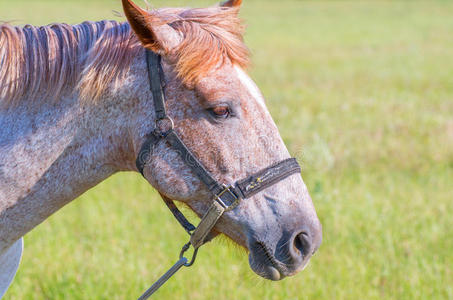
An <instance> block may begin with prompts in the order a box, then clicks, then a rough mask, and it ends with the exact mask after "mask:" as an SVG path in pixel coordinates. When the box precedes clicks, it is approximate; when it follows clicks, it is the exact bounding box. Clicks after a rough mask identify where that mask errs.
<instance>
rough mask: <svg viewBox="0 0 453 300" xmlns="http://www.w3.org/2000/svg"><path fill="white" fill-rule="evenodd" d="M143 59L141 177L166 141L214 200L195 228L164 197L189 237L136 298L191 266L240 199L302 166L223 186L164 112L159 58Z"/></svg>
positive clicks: (272, 169) (290, 162)
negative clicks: (149, 118) (150, 116)
mask: <svg viewBox="0 0 453 300" xmlns="http://www.w3.org/2000/svg"><path fill="white" fill-rule="evenodd" d="M146 60H147V65H148V74H149V81H150V87H151V92H152V95H153V101H154V109H155V115H156V127H155V129H154V130H153V131H152V132H151V133H150V134H149V135H148V136H147V139H146V141H145V142H144V143H143V145H142V147H141V150H140V152H139V154H138V156H137V160H136V166H137V169H138V170H139V171H140V173H141V174H142V175H143V176H144V174H143V170H144V168H145V166H146V164H147V163H148V162H149V161H150V159H151V155H152V153H153V149H154V148H155V146H156V144H157V143H159V142H161V141H162V142H166V143H167V144H168V145H169V146H170V147H171V148H172V149H173V150H175V151H176V152H177V153H178V154H179V156H180V158H181V159H182V160H183V161H184V162H185V163H186V165H187V166H189V167H190V169H191V170H192V172H193V173H194V174H195V175H197V177H198V178H199V179H200V180H201V181H202V182H203V183H204V184H205V185H206V186H207V188H208V189H209V191H210V192H211V193H212V195H213V200H212V203H211V205H210V206H209V208H208V210H207V211H206V212H205V214H204V215H203V217H202V218H201V221H200V223H199V224H198V226H197V227H195V226H194V225H193V224H192V223H190V222H189V221H188V220H187V218H186V217H185V216H184V214H183V213H182V212H181V211H180V210H179V209H178V208H177V207H176V205H175V203H174V202H173V200H171V199H169V198H167V197H165V196H163V195H162V194H161V196H162V198H163V199H164V202H165V204H166V205H167V206H168V208H169V209H170V211H171V212H172V214H173V216H175V218H176V220H177V221H178V222H179V223H180V224H181V226H182V227H183V228H184V229H185V230H186V232H187V233H188V234H189V235H190V240H189V242H188V243H187V244H185V245H184V246H183V248H182V250H181V253H180V256H179V260H178V261H177V262H176V264H175V265H174V266H173V267H172V268H170V269H169V270H168V272H167V273H165V274H164V275H163V276H162V277H161V278H160V279H159V280H158V281H157V282H156V283H155V284H153V285H152V286H151V288H150V289H148V290H147V291H146V292H145V293H144V294H143V295H142V296H141V297H140V298H139V299H140V300H143V299H147V298H148V297H149V296H151V295H152V294H153V293H154V292H155V291H156V290H157V289H158V288H159V287H160V286H162V285H163V284H164V283H165V282H166V281H167V280H168V279H169V278H170V277H171V276H173V275H174V274H175V273H176V272H177V271H178V270H179V269H180V268H181V267H182V266H185V267H190V266H191V265H192V264H193V263H194V262H195V259H196V256H197V253H198V249H199V248H200V247H201V246H202V245H203V244H205V243H206V242H208V241H209V240H211V239H212V238H213V237H214V235H213V234H211V231H212V229H213V228H214V226H215V224H216V223H217V221H218V220H219V219H220V217H221V216H222V215H223V214H224V213H225V212H228V211H230V210H232V209H234V208H235V207H236V206H237V205H238V204H239V202H240V201H241V199H246V198H249V197H251V196H253V195H255V194H256V193H259V192H261V191H262V190H264V189H266V188H268V187H270V186H272V185H274V184H275V183H277V182H280V181H281V180H283V179H285V178H287V177H288V176H291V175H293V174H297V173H300V171H301V169H300V166H299V164H298V163H297V161H296V159H295V158H288V159H285V160H283V161H280V162H278V163H276V164H274V165H271V166H269V167H267V168H265V169H263V170H261V171H259V172H257V173H254V174H252V175H250V176H248V177H246V178H244V179H242V180H239V181H237V182H236V183H233V184H231V185H225V184H223V183H220V182H218V181H217V180H216V179H215V178H214V177H213V176H212V174H211V173H210V172H209V171H208V170H207V169H206V168H205V167H204V165H203V164H202V163H201V162H200V161H199V160H198V159H197V157H196V156H195V155H194V154H193V153H192V152H191V151H190V149H189V148H188V147H187V146H186V145H185V144H184V142H183V141H182V140H181V138H180V137H179V136H178V134H177V133H176V131H175V130H174V123H173V120H172V119H171V118H170V117H169V116H168V115H167V112H166V109H165V96H164V92H163V86H164V85H165V83H164V81H163V72H162V67H161V58H160V56H159V55H157V54H155V53H153V52H151V51H149V50H146ZM191 246H192V247H193V251H194V252H193V255H192V258H191V260H190V261H189V260H188V259H187V258H185V257H184V253H185V252H186V251H187V250H188V249H189V248H190V247H191Z"/></svg>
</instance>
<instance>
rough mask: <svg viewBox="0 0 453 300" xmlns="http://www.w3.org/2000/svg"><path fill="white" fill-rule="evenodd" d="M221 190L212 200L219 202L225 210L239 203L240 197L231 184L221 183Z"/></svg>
mask: <svg viewBox="0 0 453 300" xmlns="http://www.w3.org/2000/svg"><path fill="white" fill-rule="evenodd" d="M222 187H223V190H222V191H221V192H220V193H218V194H216V195H215V197H214V201H217V202H219V203H220V205H222V206H223V208H225V211H230V210H232V209H233V208H235V207H236V206H237V205H238V204H239V200H240V197H238V195H236V193H235V192H234V188H233V186H232V185H231V184H230V185H225V184H223V185H222Z"/></svg>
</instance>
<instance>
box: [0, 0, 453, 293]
mask: <svg viewBox="0 0 453 300" xmlns="http://www.w3.org/2000/svg"><path fill="white" fill-rule="evenodd" d="M119 2H120V1H119V0H118V1H113V0H109V1H107V0H105V1H99V0H97V1H95V0H92V1H87V0H83V1H53V0H45V1H24V0H16V1H14V2H13V1H6V0H2V2H0V20H19V22H16V23H19V24H20V23H34V24H45V23H49V22H54V21H59V22H68V23H74V22H79V21H83V20H86V19H91V20H97V19H103V18H108V19H111V18H114V16H113V14H112V10H117V11H120V3H119ZM153 3H154V4H155V5H156V6H158V7H160V6H164V5H166V6H169V5H179V6H181V5H183V6H186V5H189V6H204V5H207V4H212V2H210V1H195V0H188V1H182V0H178V1H153ZM452 16H453V3H451V2H449V1H429V2H417V1H402V2H393V1H392V2H391V1H373V2H372V1H366V2H365V1H356V2H343V1H341V2H340V1H338V2H336V1H330V2H322V1H316V2H305V1H295V0H294V1H289V0H284V1H263V0H260V1H258V0H245V5H244V8H243V10H242V17H243V18H244V19H246V22H247V24H248V25H249V27H248V31H247V35H246V40H247V43H248V45H249V46H250V48H251V50H252V52H253V61H254V68H253V69H252V70H251V74H252V76H253V77H254V78H255V79H256V81H257V83H258V85H259V86H260V87H261V89H262V91H263V93H264V94H265V96H266V98H267V101H268V106H269V109H270V111H271V113H272V114H273V116H274V119H275V121H276V122H277V124H278V126H279V128H280V131H281V134H282V136H283V138H284V140H285V141H286V143H287V145H288V147H289V149H290V151H291V152H292V153H293V154H294V155H297V157H298V158H299V160H300V161H301V162H302V163H303V166H304V167H303V169H304V170H303V177H304V179H305V181H306V183H307V185H308V187H309V190H310V191H311V194H312V197H313V201H314V203H315V206H316V208H317V212H318V215H319V217H320V219H321V222H322V223H323V226H324V230H323V233H324V242H323V244H322V246H321V248H320V250H319V251H318V253H317V254H316V255H315V257H313V259H312V261H311V263H310V265H309V267H308V268H307V269H306V270H305V271H304V272H302V273H300V274H299V275H297V276H295V277H292V278H287V279H285V280H283V281H281V282H268V281H265V280H263V279H260V278H258V277H257V276H256V275H254V274H253V272H252V271H251V270H250V269H249V267H248V263H247V258H246V255H245V254H244V253H242V252H241V251H238V250H237V249H236V248H235V247H234V246H231V245H229V243H228V242H224V241H222V240H220V241H214V242H213V243H210V244H209V245H207V246H206V248H204V249H202V250H201V251H200V254H199V257H198V260H197V262H196V264H195V265H194V266H193V267H192V268H190V269H184V270H183V271H181V272H180V273H178V274H177V275H176V277H175V278H173V279H172V280H171V281H170V282H169V283H168V284H167V285H166V286H165V287H164V288H163V289H162V290H161V291H159V293H158V294H157V295H156V297H155V299H453V270H452V266H453V241H452V240H453V229H452V228H453V217H452V216H453V204H452V200H453V191H452V187H453V56H452V55H453V34H452V33H453V18H452ZM115 18H116V19H118V18H117V17H115ZM186 239H187V237H186V235H185V233H184V232H183V230H182V229H181V228H180V227H179V225H178V224H177V223H176V221H174V220H173V219H172V216H171V214H170V213H169V212H168V211H167V209H166V208H165V206H164V204H163V203H162V202H161V200H160V199H159V197H158V196H157V194H156V192H155V191H153V190H152V188H151V187H149V186H148V185H147V184H146V183H145V181H144V180H142V179H141V178H140V176H139V175H136V174H120V175H116V176H114V177H113V178H111V179H109V180H107V181H106V182H104V183H103V184H101V185H99V186H98V187H96V188H95V189H93V190H91V191H89V192H88V193H86V194H85V195H84V196H82V197H81V198H80V199H78V200H77V201H74V202H73V203H71V204H70V205H68V206H67V207H65V208H64V209H62V210H61V211H60V212H58V213H57V214H56V215H54V216H53V217H51V218H50V219H49V220H48V221H46V222H45V223H43V224H42V225H40V226H39V227H37V228H36V229H35V230H33V231H32V232H31V233H29V234H28V235H27V236H26V237H25V253H24V258H23V261H22V264H21V268H20V269H19V273H18V275H17V277H16V280H15V282H14V284H13V286H12V287H11V289H10V291H9V292H8V294H7V295H6V298H5V299H133V298H134V297H137V296H138V295H139V294H140V293H141V292H142V291H143V290H145V289H146V288H147V287H148V285H149V284H151V283H152V282H153V281H154V280H155V279H156V278H157V277H158V276H160V275H161V274H162V273H163V272H164V271H165V270H166V268H168V267H169V266H170V265H171V264H172V263H173V262H174V261H175V259H176V258H177V254H178V251H179V249H180V247H181V245H182V244H183V243H184V242H185V241H186Z"/></svg>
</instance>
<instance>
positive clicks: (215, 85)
mask: <svg viewBox="0 0 453 300" xmlns="http://www.w3.org/2000/svg"><path fill="white" fill-rule="evenodd" d="M241 2H242V1H232V0H230V1H227V2H225V3H223V4H221V5H220V6H216V7H211V8H204V9H160V10H153V11H145V10H143V9H141V8H139V7H138V6H137V5H135V4H134V3H132V2H131V1H129V0H123V6H124V11H125V15H126V17H127V19H128V21H129V24H130V26H131V28H132V30H133V31H134V33H135V35H136V37H137V38H138V40H139V41H140V42H141V43H142V45H143V46H144V47H145V48H146V49H149V50H152V51H153V52H155V53H158V54H160V55H161V57H162V69H163V77H164V81H165V88H164V93H165V96H166V107H167V111H168V115H169V116H170V117H171V118H172V119H173V120H174V127H175V130H176V131H177V133H178V135H179V136H180V137H181V139H182V140H183V141H184V143H185V144H186V145H187V146H188V148H189V149H190V150H191V151H192V152H193V153H194V155H195V156H196V157H197V158H198V160H199V161H201V162H202V164H203V165H204V166H205V168H206V169H207V170H209V172H210V173H211V174H213V176H215V178H216V180H218V181H219V182H224V183H230V182H235V181H237V180H239V179H241V178H244V177H247V176H249V175H250V174H253V173H254V172H256V171H258V170H260V169H263V168H264V167H267V166H269V165H272V164H274V163H276V162H278V161H281V160H284V159H287V158H289V157H290V155H289V152H288V150H287V148H286V147H285V145H284V143H283V141H282V138H281V137H280V134H279V132H278V129H277V126H276V125H275V123H274V121H273V120H272V117H271V115H270V113H269V111H268V109H267V107H266V104H265V101H264V99H263V97H262V94H261V92H260V90H259V89H258V88H257V86H256V85H255V83H254V82H253V81H252V79H251V78H250V77H249V76H248V75H247V73H246V72H245V68H246V66H247V63H248V51H247V48H246V47H245V46H244V44H243V41H242V28H243V27H242V25H241V22H240V20H239V18H238V16H237V15H238V12H239V7H240V5H241ZM142 69H144V68H142ZM142 71H143V70H142ZM142 71H137V72H136V73H135V74H136V75H135V76H133V77H132V80H131V81H129V82H127V84H126V85H127V86H128V95H130V97H132V98H133V99H136V101H135V103H137V104H136V105H137V107H138V109H136V112H135V114H136V118H135V119H137V120H138V123H137V124H136V128H135V129H133V130H132V131H133V134H132V135H133V139H134V141H133V144H134V149H135V154H136V155H138V150H139V149H140V145H142V144H143V143H144V140H145V136H146V133H148V132H149V131H150V130H152V129H153V126H154V125H153V124H154V119H155V118H156V116H155V114H154V109H153V104H152V101H151V100H150V97H151V95H150V92H149V89H147V88H146V84H147V83H148V78H147V76H146V75H147V74H145V73H144V72H142ZM188 163H190V162H187V161H184V159H183V158H181V156H180V155H178V153H177V151H175V150H174V149H172V148H171V147H169V145H168V144H167V143H158V144H156V146H155V147H154V149H153V151H152V153H151V156H150V159H149V162H148V163H147V164H146V166H145V168H144V170H143V173H144V176H145V177H146V179H147V180H148V181H149V182H150V184H151V185H153V186H154V187H155V188H156V189H157V190H158V191H159V192H160V193H161V194H162V195H163V197H166V198H169V199H172V200H176V201H180V202H183V203H185V204H186V205H187V206H188V207H190V208H191V209H192V210H193V211H194V212H195V213H196V214H198V215H199V216H202V215H203V214H204V213H205V212H206V210H207V209H208V207H209V205H210V203H211V201H212V195H211V194H210V193H209V191H208V189H207V187H206V186H205V185H204V184H203V183H202V182H201V181H200V179H199V178H198V177H197V176H195V174H194V173H193V171H192V170H191V169H190V167H189V165H188ZM214 230H215V232H216V233H222V234H224V235H226V236H228V237H229V238H231V239H232V240H233V241H235V242H236V243H237V244H239V245H241V246H243V247H245V248H246V249H248V251H249V262H250V266H251V268H252V269H253V270H254V271H255V272H256V273H257V274H258V275H260V276H262V277H265V278H268V279H272V280H279V279H282V278H284V277H286V276H291V275H294V274H296V273H297V272H298V271H300V270H301V269H303V268H304V267H305V266H306V264H307V263H308V261H309V259H310V257H311V256H312V255H313V253H314V252H315V251H316V250H317V249H318V247H319V245H320V243H321V239H322V233H321V224H320V222H319V220H318V218H317V215H316V212H315V209H314V206H313V203H312V200H311V198H310V196H309V193H308V191H307V187H306V186H305V184H304V182H303V180H302V177H301V175H300V174H299V173H298V174H294V175H292V176H289V177H288V178H286V179H284V180H282V181H280V182H279V183H277V184H275V185H273V186H271V187H269V188H267V189H266V190H264V191H261V192H259V193H257V194H256V195H254V196H253V197H250V198H248V199H246V200H244V201H241V202H240V204H239V205H238V206H237V207H235V208H234V209H232V210H231V211H228V212H226V213H225V214H223V215H222V217H221V218H220V220H219V222H218V223H217V224H216V226H215V228H214Z"/></svg>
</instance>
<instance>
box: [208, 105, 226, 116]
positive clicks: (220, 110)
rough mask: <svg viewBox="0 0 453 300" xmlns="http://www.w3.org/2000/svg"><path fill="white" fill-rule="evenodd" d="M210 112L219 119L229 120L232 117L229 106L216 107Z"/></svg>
mask: <svg viewBox="0 0 453 300" xmlns="http://www.w3.org/2000/svg"><path fill="white" fill-rule="evenodd" d="M210 111H211V112H212V114H214V116H215V117H217V118H225V119H226V118H228V116H229V115H230V108H229V107H228V106H216V107H214V108H211V109H210Z"/></svg>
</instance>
